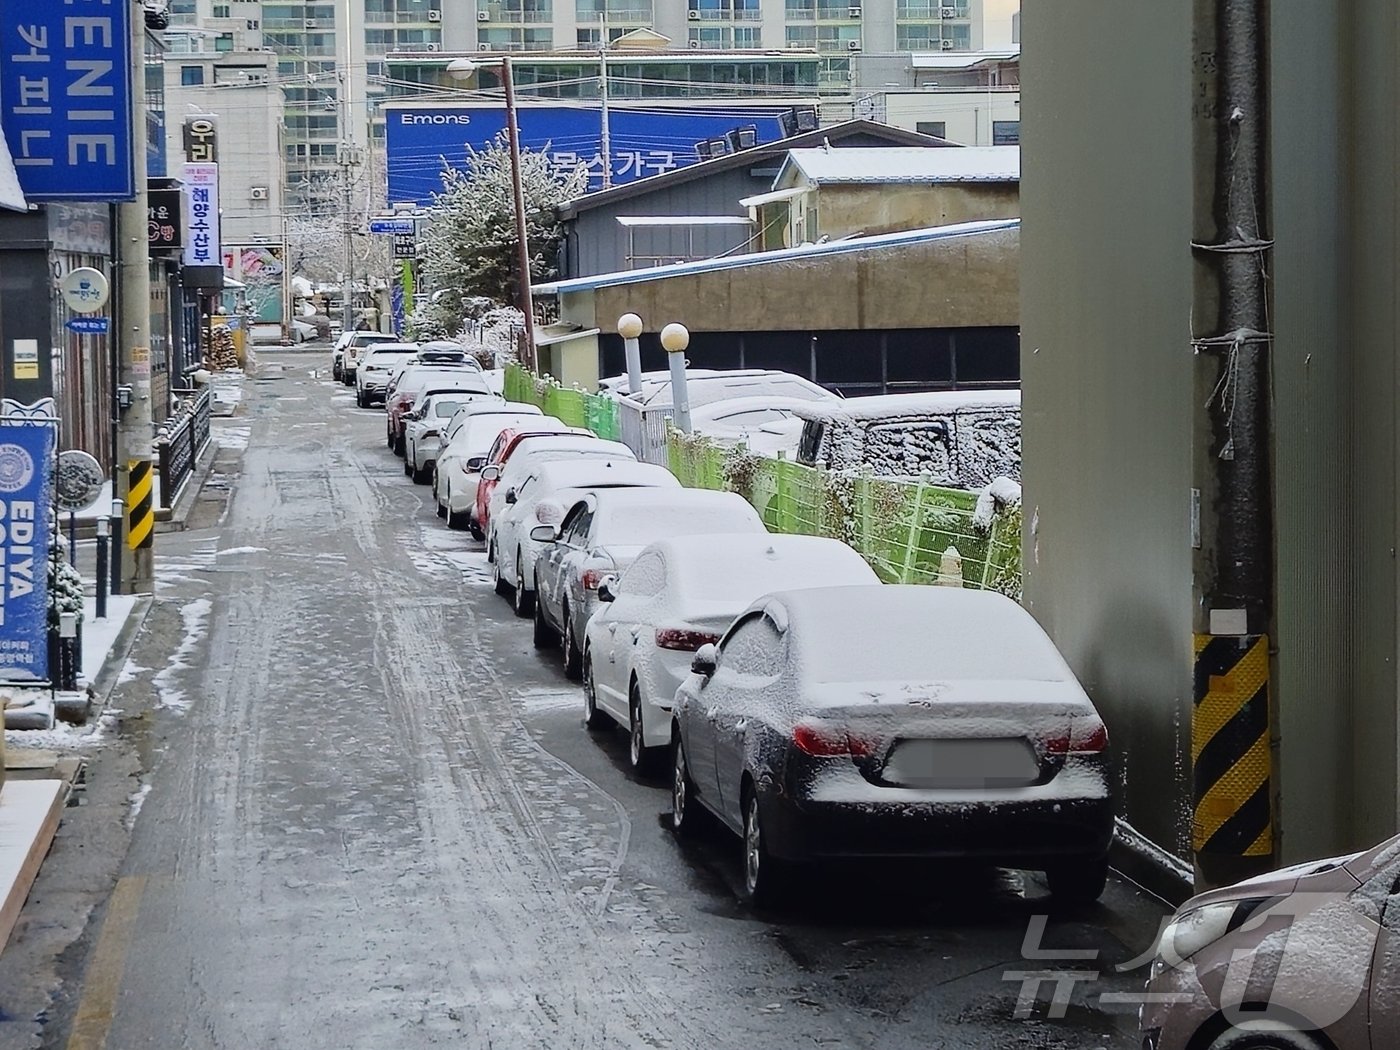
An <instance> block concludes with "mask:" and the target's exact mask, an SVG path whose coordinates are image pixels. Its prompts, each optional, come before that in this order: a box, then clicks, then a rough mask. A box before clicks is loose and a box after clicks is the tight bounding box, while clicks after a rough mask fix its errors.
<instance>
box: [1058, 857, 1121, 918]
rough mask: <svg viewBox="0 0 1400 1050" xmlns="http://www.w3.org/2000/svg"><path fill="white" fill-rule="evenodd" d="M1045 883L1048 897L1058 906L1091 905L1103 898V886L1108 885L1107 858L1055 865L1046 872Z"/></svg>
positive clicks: (1093, 858)
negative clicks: (1048, 890)
mask: <svg viewBox="0 0 1400 1050" xmlns="http://www.w3.org/2000/svg"><path fill="white" fill-rule="evenodd" d="M1045 881H1046V883H1047V884H1048V885H1049V887H1050V896H1051V897H1052V898H1054V900H1055V901H1056V903H1058V904H1067V905H1070V906H1076V905H1088V904H1093V903H1094V902H1095V901H1097V900H1098V899H1099V898H1100V897H1102V896H1103V890H1104V886H1105V885H1106V884H1107V883H1108V857H1107V856H1103V857H1090V858H1084V859H1080V860H1073V861H1066V862H1065V863H1063V864H1057V865H1055V866H1054V867H1052V868H1048V869H1047V870H1046V872H1045Z"/></svg>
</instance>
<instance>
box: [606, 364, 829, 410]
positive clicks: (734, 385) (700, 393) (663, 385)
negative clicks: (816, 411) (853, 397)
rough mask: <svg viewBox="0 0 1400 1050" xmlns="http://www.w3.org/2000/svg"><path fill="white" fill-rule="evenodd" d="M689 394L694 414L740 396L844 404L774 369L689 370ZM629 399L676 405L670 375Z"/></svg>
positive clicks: (823, 390)
mask: <svg viewBox="0 0 1400 1050" xmlns="http://www.w3.org/2000/svg"><path fill="white" fill-rule="evenodd" d="M686 394H687V396H688V397H689V400H690V409H691V412H692V413H693V412H694V411H695V409H697V408H699V407H701V406H703V405H709V404H712V403H714V402H715V401H727V400H729V399H731V398H736V397H786V398H792V399H793V400H795V401H805V402H809V403H810V402H818V403H831V402H836V403H840V401H841V396H840V395H839V394H833V393H832V392H831V391H830V390H827V389H826V388H825V387H820V386H818V385H817V384H816V383H813V382H812V381H811V380H809V379H804V378H803V377H802V376H800V375H797V374H795V373H793V372H782V371H779V370H777V369H772V368H735V369H728V370H725V371H705V370H702V369H694V370H687V372H686ZM628 397H629V398H630V399H631V400H633V401H637V402H639V403H640V404H643V405H645V406H646V407H648V408H657V409H660V408H670V407H671V405H672V404H673V394H672V391H671V377H670V374H669V373H668V374H667V375H666V376H665V377H664V378H662V379H658V380H655V381H653V382H650V383H648V382H646V381H645V380H643V382H642V389H641V393H639V394H637V393H629V394H628Z"/></svg>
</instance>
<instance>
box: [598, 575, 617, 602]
mask: <svg viewBox="0 0 1400 1050" xmlns="http://www.w3.org/2000/svg"><path fill="white" fill-rule="evenodd" d="M598 600H599V601H600V602H615V601H617V577H616V576H613V575H612V574H611V573H610V574H608V575H607V576H604V577H603V578H602V580H601V581H599V583H598Z"/></svg>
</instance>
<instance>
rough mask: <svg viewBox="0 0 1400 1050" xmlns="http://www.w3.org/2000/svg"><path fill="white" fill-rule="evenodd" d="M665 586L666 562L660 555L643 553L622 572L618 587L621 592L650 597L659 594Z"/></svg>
mask: <svg viewBox="0 0 1400 1050" xmlns="http://www.w3.org/2000/svg"><path fill="white" fill-rule="evenodd" d="M665 586H666V563H665V562H663V561H662V560H661V555H659V554H656V553H654V552H653V553H651V554H644V555H642V556H641V557H640V558H638V559H637V560H636V561H634V562H633V563H632V567H631V568H630V569H628V570H627V571H626V572H625V573H623V574H622V579H621V581H619V586H618V589H619V590H620V591H621V592H622V593H623V594H635V595H638V596H639V597H642V598H650V597H652V596H654V595H657V594H660V593H661V590H662V588H663V587H665Z"/></svg>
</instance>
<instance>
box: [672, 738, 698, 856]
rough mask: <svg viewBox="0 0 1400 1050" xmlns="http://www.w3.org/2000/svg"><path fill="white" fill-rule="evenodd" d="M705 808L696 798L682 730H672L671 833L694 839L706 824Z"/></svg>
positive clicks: (679, 836)
mask: <svg viewBox="0 0 1400 1050" xmlns="http://www.w3.org/2000/svg"><path fill="white" fill-rule="evenodd" d="M704 814H705V808H704V807H703V806H701V805H700V803H699V802H698V801H697V800H696V797H695V781H694V779H692V777H691V775H690V767H689V766H688V765H687V764H686V761H685V745H684V744H682V743H681V734H680V730H678V729H675V728H673V729H672V730H671V833H672V834H673V835H675V836H676V837H677V838H683V839H688V838H692V837H694V835H695V833H696V832H697V831H699V830H700V827H701V825H702V824H703V823H704V821H703V818H704Z"/></svg>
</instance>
